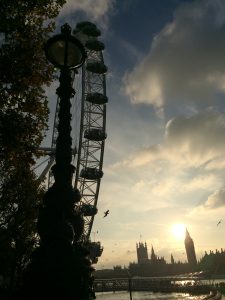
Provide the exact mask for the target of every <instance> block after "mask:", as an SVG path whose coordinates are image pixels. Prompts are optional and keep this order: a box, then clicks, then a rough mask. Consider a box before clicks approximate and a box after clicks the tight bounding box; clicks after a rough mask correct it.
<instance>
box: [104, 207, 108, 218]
mask: <svg viewBox="0 0 225 300" xmlns="http://www.w3.org/2000/svg"><path fill="white" fill-rule="evenodd" d="M108 214H109V210H108V209H107V210H106V211H105V212H104V216H103V218H105V217H107V216H108Z"/></svg>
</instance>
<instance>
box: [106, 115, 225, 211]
mask: <svg viewBox="0 0 225 300" xmlns="http://www.w3.org/2000/svg"><path fill="white" fill-rule="evenodd" d="M224 137H225V114H224V113H221V112H216V111H215V110H212V109H209V110H206V111H204V112H201V113H198V114H195V115H193V116H191V117H185V116H183V117H181V116H180V117H177V118H173V119H172V120H170V121H169V122H168V123H167V125H166V126H165V133H164V141H163V142H162V143H161V144H160V145H151V146H149V147H146V148H143V149H140V150H138V151H136V152H133V153H131V154H130V155H129V156H128V157H126V159H125V160H121V161H119V162H117V163H115V164H113V165H110V166H108V167H107V168H105V173H106V174H108V175H109V176H110V189H111V190H114V191H116V194H117V197H118V199H123V201H121V203H120V204H119V206H120V207H129V210H134V211H135V210H138V211H145V210H158V209H161V210H162V209H164V208H165V209H166V208H167V209H169V208H171V207H176V208H179V209H183V211H185V209H187V210H189V211H190V207H191V210H192V209H193V208H194V207H196V206H199V203H202V202H205V201H206V199H207V197H208V195H210V194H212V193H213V192H214V191H215V190H218V189H221V187H223V184H224V175H225V172H224V168H225V138H224ZM120 182H123V186H122V187H121V186H120ZM102 192H103V196H104V198H107V199H108V200H109V203H111V204H110V205H112V206H113V205H115V201H113V199H114V194H113V195H112V196H109V194H110V190H109V191H107V190H105V187H103V190H102V191H101V193H102ZM107 194H108V196H107ZM127 195H129V197H127ZM136 199H138V204H139V205H138V207H137V205H136V201H135V200H136ZM204 199H205V200H204ZM209 203H210V202H209ZM116 205H118V203H117V204H116ZM211 206H212V205H211ZM205 209H206V207H205V206H202V210H205Z"/></svg>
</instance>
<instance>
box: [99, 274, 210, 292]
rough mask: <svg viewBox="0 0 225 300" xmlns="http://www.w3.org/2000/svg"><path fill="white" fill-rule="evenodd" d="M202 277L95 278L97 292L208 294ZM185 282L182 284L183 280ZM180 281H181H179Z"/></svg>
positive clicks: (208, 287)
mask: <svg viewBox="0 0 225 300" xmlns="http://www.w3.org/2000/svg"><path fill="white" fill-rule="evenodd" d="M200 280H201V279H200V278H190V277H177V276H174V277H135V278H112V279H95V281H94V286H95V291H96V292H110V291H111V292H112V291H113V292H115V291H152V292H181V293H190V294H208V293H209V292H210V290H211V286H210V285H209V284H203V283H202V282H201V281H200ZM181 281H183V282H184V284H182V282H181ZM179 282H180V283H179Z"/></svg>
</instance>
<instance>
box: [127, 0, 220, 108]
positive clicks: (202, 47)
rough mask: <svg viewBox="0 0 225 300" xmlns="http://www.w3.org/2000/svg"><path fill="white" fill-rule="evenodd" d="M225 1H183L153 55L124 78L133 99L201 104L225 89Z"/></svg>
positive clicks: (154, 46) (160, 104) (156, 103)
mask: <svg viewBox="0 0 225 300" xmlns="http://www.w3.org/2000/svg"><path fill="white" fill-rule="evenodd" d="M224 16H225V2H224V1H222V0H216V1H210V0H201V1H194V2H189V3H183V4H181V5H180V7H179V8H178V9H177V10H176V11H175V13H174V18H173V21H172V22H171V23H169V24H167V25H166V26H165V27H164V28H163V29H162V31H161V32H160V33H159V34H158V35H156V36H155V38H154V40H153V42H152V46H151V49H150V52H149V54H148V55H147V56H146V57H145V58H144V59H143V61H142V62H140V63H139V64H138V65H136V67H135V68H134V69H133V71H132V72H130V73H127V74H126V75H125V77H124V90H125V93H126V94H127V95H128V96H129V97H130V100H131V102H133V103H149V104H152V105H153V106H155V107H156V108H157V109H160V108H162V107H163V106H165V105H167V104H169V103H170V104H171V103H173V104H177V103H179V105H180V106H181V105H182V104H183V105H190V104H191V105H195V106H198V105H202V104H203V103H206V104H207V105H208V104H209V103H212V102H213V101H214V102H215V98H216V97H217V95H218V92H222V93H224V92H225V60H224V53H225V39H224V34H225V17H224Z"/></svg>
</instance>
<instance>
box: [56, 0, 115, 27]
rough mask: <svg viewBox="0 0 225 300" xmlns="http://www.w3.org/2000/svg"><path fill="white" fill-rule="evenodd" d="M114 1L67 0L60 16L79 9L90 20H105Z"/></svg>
mask: <svg viewBox="0 0 225 300" xmlns="http://www.w3.org/2000/svg"><path fill="white" fill-rule="evenodd" d="M114 2H115V0H82V1H80V0H67V2H66V4H65V5H64V6H63V9H62V11H61V12H60V17H65V16H66V15H69V14H71V13H74V12H76V11H79V12H82V13H85V14H86V15H87V18H88V19H89V20H91V21H94V22H96V21H102V20H104V21H105V22H106V19H107V15H108V13H109V11H111V10H112V9H113V6H114ZM101 25H103V24H101Z"/></svg>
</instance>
